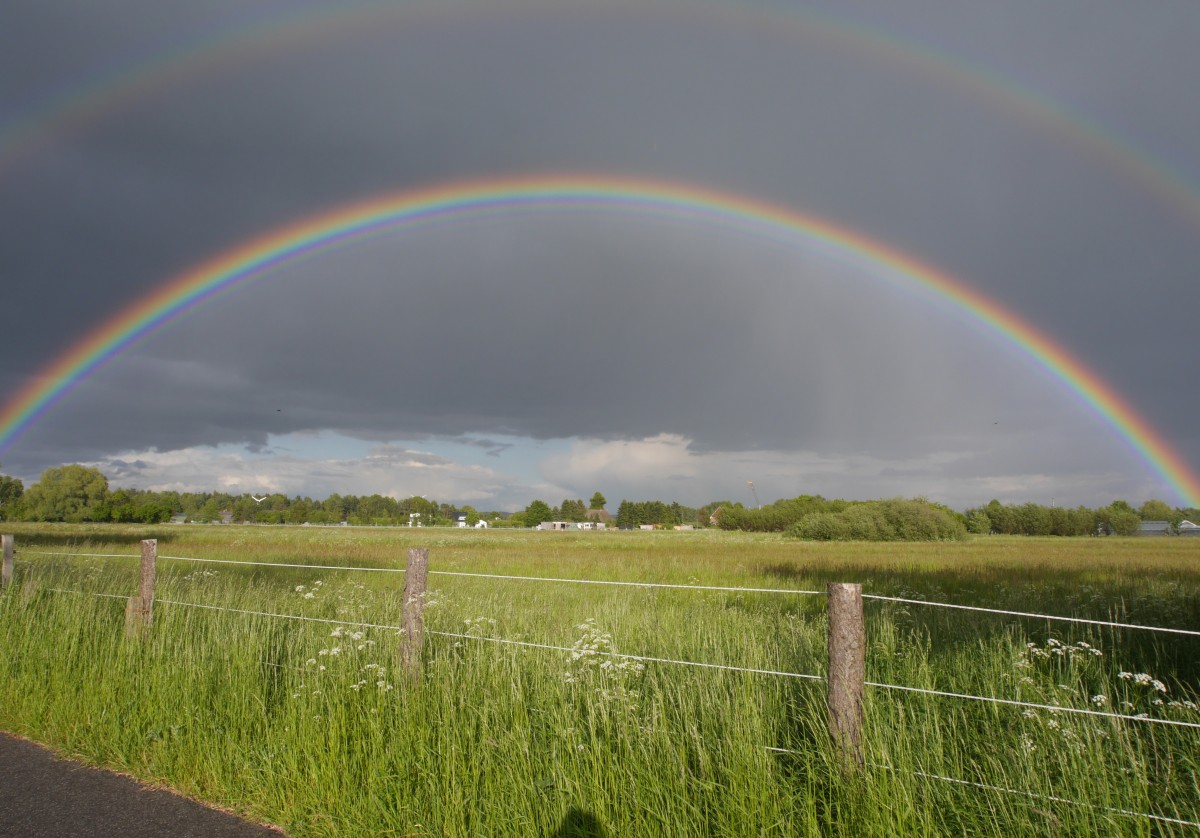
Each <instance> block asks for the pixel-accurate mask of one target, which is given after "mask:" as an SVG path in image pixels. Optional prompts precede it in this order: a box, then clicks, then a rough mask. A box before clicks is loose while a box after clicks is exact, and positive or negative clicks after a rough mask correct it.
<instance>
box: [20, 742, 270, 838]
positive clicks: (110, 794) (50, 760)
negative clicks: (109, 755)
mask: <svg viewBox="0 0 1200 838" xmlns="http://www.w3.org/2000/svg"><path fill="white" fill-rule="evenodd" d="M282 834H283V833H282V832H279V831H278V830H273V829H269V828H267V827H264V826H259V825H257V824H252V823H247V822H246V821H244V820H241V819H240V818H238V817H235V816H234V815H230V814H228V813H226V812H220V811H217V810H216V809H210V808H209V807H207V806H204V805H202V804H200V803H197V802H195V801H194V800H188V799H187V798H186V797H180V796H179V795H177V794H173V793H172V792H169V791H166V790H164V789H156V788H150V787H148V786H144V785H142V784H141V783H139V782H137V781H136V780H133V779H132V778H130V777H126V776H123V775H121V774H114V773H113V772H111V771H102V770H100V769H98V768H91V767H90V766H86V765H81V764H80V763H77V762H71V761H70V760H66V759H62V758H61V757H58V756H56V755H55V754H54V753H53V752H52V751H50V750H48V749H47V748H44V747H42V746H41V745H38V744H36V743H34V742H30V741H28V740H26V739H20V738H18V737H16V736H11V735H9V734H7V733H0V836H2V838H115V836H120V838H164V836H171V838H280V836H281V835H282Z"/></svg>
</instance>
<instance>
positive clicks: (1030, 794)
mask: <svg viewBox="0 0 1200 838" xmlns="http://www.w3.org/2000/svg"><path fill="white" fill-rule="evenodd" d="M764 749H765V750H767V751H772V752H774V753H777V754H797V755H802V754H803V752H802V751H795V750H791V749H788V748H774V747H771V746H769V745H767V746H764ZM867 765H868V766H869V767H871V768H878V769H881V770H884V771H892V772H894V773H896V774H912V775H913V776H915V777H922V778H924V779H927V780H941V781H943V782H947V783H955V784H957V785H962V786H972V787H974V788H978V789H985V790H987V791H999V792H1004V793H1005V794H1016V795H1020V796H1022V797H1028V798H1031V799H1033V800H1045V801H1047V802H1051V803H1067V804H1070V805H1072V806H1082V807H1083V808H1085V809H1093V810H1095V811H1098V812H1111V813H1112V814H1116V815H1128V816H1130V817H1134V818H1147V819H1149V820H1152V821H1159V822H1161V823H1171V824H1177V825H1179V826H1194V827H1200V823H1197V822H1195V821H1185V820H1181V819H1180V818H1171V817H1167V816H1166V815H1155V814H1151V813H1150V812H1138V811H1135V810H1133V809H1116V808H1113V807H1111V806H1098V805H1096V804H1095V803H1084V802H1082V801H1079V800H1071V799H1070V798H1066V797H1058V796H1057V795H1053V794H1038V793H1037V792H1032V791H1024V790H1022V789H1010V788H1006V787H1005V786H993V785H990V784H988V783H977V782H974V781H973V780H962V779H959V778H958V777H944V776H942V775H941V774H930V773H928V772H925V771H904V770H902V769H899V768H895V767H893V766H891V765H879V764H877V763H870V762H869V763H867Z"/></svg>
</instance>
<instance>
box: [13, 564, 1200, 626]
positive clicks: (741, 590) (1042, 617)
mask: <svg viewBox="0 0 1200 838" xmlns="http://www.w3.org/2000/svg"><path fill="white" fill-rule="evenodd" d="M20 552H21V553H28V554H31V555H39V556H83V557H94V558H114V559H136V558H140V556H134V555H126V554H110V553H52V552H43V551H36V550H22V551H20ZM158 558H160V559H171V560H173V561H180V562H205V563H211V564H228V565H247V566H251V567H287V568H296V569H300V570H350V571H356V572H362V573H404V572H405V569H404V568H400V567H353V566H347V565H312V564H284V563H282V562H248V561H240V560H236V559H202V558H195V557H191V556H164V555H159V556H158ZM428 573H429V575H430V576H463V577H473V578H477V579H502V580H509V581H520V582H557V583H560V584H574V585H612V586H616V587H627V588H650V589H653V588H668V589H682V590H692V591H720V592H724V593H743V594H796V595H800V596H825V595H826V592H825V591H806V590H800V589H797V588H742V587H727V586H717V585H685V584H676V583H668V582H620V581H614V580H606V579H568V578H565V577H553V576H512V575H505V574H498V573H469V572H466V571H457V570H430V571H429V572H428ZM862 598H863V599H864V600H866V599H870V600H877V601H882V602H900V603H905V604H908V605H927V606H930V607H933V608H950V609H954V610H957V611H974V612H978V613H983V614H999V615H1002V616H1008V617H1025V618H1030V619H1037V620H1052V621H1056V622H1066V623H1077V624H1082V625H1091V626H1101V627H1103V628H1122V629H1133V630H1137V631H1157V632H1163V633H1166V634H1178V635H1183V636H1188V637H1200V631H1194V630H1191V629H1179V628H1166V627H1163V626H1145V625H1140V624H1135V623H1118V622H1112V621H1109V620H1092V619H1088V618H1086V617H1064V616H1061V615H1058V614H1038V613H1036V612H1032V611H1009V610H1005V609H1001V608H983V607H981V606H977V605H959V604H957V603H952V602H936V601H932V600H925V599H907V598H905V597H893V596H884V595H883V594H863V595H862Z"/></svg>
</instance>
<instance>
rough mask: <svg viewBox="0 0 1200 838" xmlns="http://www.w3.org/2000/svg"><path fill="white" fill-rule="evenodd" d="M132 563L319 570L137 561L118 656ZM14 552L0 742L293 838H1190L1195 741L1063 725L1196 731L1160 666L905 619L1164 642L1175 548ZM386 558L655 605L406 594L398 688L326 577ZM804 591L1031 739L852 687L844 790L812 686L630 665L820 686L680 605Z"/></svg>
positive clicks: (259, 539)
mask: <svg viewBox="0 0 1200 838" xmlns="http://www.w3.org/2000/svg"><path fill="white" fill-rule="evenodd" d="M139 536H148V537H155V536H158V537H160V548H159V552H160V554H162V555H163V556H181V557H192V558H209V559H226V560H231V561H278V562H282V563H285V564H295V565H309V566H317V565H320V566H322V567H321V568H317V567H310V568H303V567H301V568H279V569H276V568H270V567H257V566H237V565H224V564H206V563H197V562H186V561H180V560H178V559H167V558H163V559H160V562H159V577H158V582H159V586H158V594H157V595H158V598H159V602H158V603H157V605H156V607H155V615H154V625H153V628H152V630H151V631H150V632H149V633H148V634H146V635H145V636H144V637H143V638H142V640H141V641H140V642H135V641H131V640H128V639H126V637H125V631H124V614H123V607H124V598H125V597H127V596H128V595H130V594H131V593H133V591H134V589H135V588H136V584H137V582H136V580H137V558H136V557H137V553H138V548H137V541H138V537H139ZM493 536H494V537H493ZM1163 541H1166V539H1164V540H1163ZM17 543H18V563H17V580H16V584H14V586H13V587H12V588H11V589H10V590H9V591H6V592H5V593H4V595H3V597H0V648H3V650H4V654H3V655H0V727H4V728H6V729H9V730H13V731H17V732H20V733H23V734H26V735H29V736H32V737H33V738H35V739H39V740H41V741H45V742H48V743H50V744H53V745H55V746H57V747H59V748H61V749H64V750H66V751H67V752H69V753H73V754H76V755H80V756H82V757H85V758H87V759H88V760H90V761H94V762H97V763H102V764H107V765H112V766H116V767H119V768H121V769H123V770H127V771H129V772H131V773H134V774H136V775H138V776H141V777H144V778H147V779H150V780H154V781H159V782H165V783H168V784H170V785H172V786H175V787H178V788H181V789H183V790H185V791H187V792H188V793H190V794H194V795H197V796H201V797H204V798H207V799H210V800H213V801H215V802H218V803H221V804H222V805H226V806H230V807H232V808H234V809H238V810H240V811H245V812H248V813H251V814H254V815H257V816H259V817H261V818H263V819H265V820H270V821H273V822H277V823H282V824H284V825H285V826H287V828H288V829H289V831H290V832H291V833H292V834H295V835H363V834H389V833H392V834H416V835H421V834H430V835H434V834H437V835H478V834H489V835H530V834H548V835H549V834H554V832H555V831H556V830H558V829H559V828H561V827H562V826H563V824H564V823H567V822H571V820H572V819H575V821H577V822H587V823H596V824H600V825H601V826H602V827H603V829H604V830H605V834H609V835H649V834H671V835H730V836H733V835H796V834H845V835H851V834H853V835H895V834H996V835H1008V834H1021V835H1062V834H1130V835H1137V834H1171V831H1172V830H1173V829H1176V827H1173V826H1170V825H1169V824H1165V823H1161V822H1150V821H1146V820H1144V819H1139V818H1137V817H1130V816H1128V815H1124V814H1121V813H1120V811H1129V812H1157V813H1163V814H1173V815H1174V816H1178V817H1181V818H1183V819H1190V820H1196V813H1195V811H1194V810H1195V809H1196V794H1195V789H1196V787H1197V773H1196V772H1197V761H1198V760H1197V758H1198V756H1200V748H1198V747H1197V741H1196V739H1197V737H1196V733H1197V731H1195V730H1191V729H1186V728H1171V727H1166V726H1162V725H1148V724H1141V723H1137V722H1130V721H1125V720H1118V719H1113V718H1110V717H1107V716H1100V715H1083V714H1072V713H1069V712H1067V709H1069V708H1073V709H1078V710H1089V711H1093V712H1094V713H1101V712H1102V713H1116V714H1121V715H1132V716H1137V715H1141V714H1145V715H1146V716H1147V717H1149V718H1154V719H1164V720H1178V721H1189V722H1200V711H1198V710H1197V704H1198V699H1197V686H1198V683H1200V682H1198V680H1197V679H1198V677H1200V655H1197V651H1198V650H1200V645H1198V644H1196V643H1195V642H1194V639H1189V638H1187V637H1170V636H1163V635H1155V634H1151V633H1147V632H1138V631H1135V630H1128V629H1110V628H1102V627H1096V626H1086V625H1072V624H1062V623H1053V622H1050V621H1046V620H1037V619H1012V618H1007V617H1003V616H1000V615H988V614H976V613H962V612H952V611H947V610H945V609H937V608H932V607H929V606H925V605H922V604H921V602H922V601H932V600H940V601H947V602H955V603H960V604H978V605H983V606H985V607H993V608H1008V609H1014V610H1021V611H1034V612H1039V613H1047V614H1062V615H1066V616H1082V617H1090V618H1095V619H1109V618H1113V617H1120V618H1121V621H1132V620H1134V619H1135V618H1136V619H1137V620H1138V621H1141V622H1145V623H1147V624H1156V625H1174V626H1180V627H1195V626H1197V625H1200V619H1197V618H1198V617H1200V613H1198V611H1200V607H1198V604H1197V603H1198V600H1200V598H1198V597H1197V592H1198V591H1200V586H1198V585H1197V577H1196V570H1195V569H1194V568H1195V567H1196V566H1197V561H1196V560H1197V559H1200V545H1197V544H1193V543H1190V542H1189V543H1188V544H1182V543H1180V542H1174V543H1169V544H1165V545H1163V544H1146V546H1145V547H1144V548H1142V547H1139V545H1141V544H1144V543H1145V542H1140V541H1139V542H1135V541H1133V540H1127V541H1122V540H1101V539H1080V540H1076V541H1074V542H1072V543H1070V544H1066V543H1065V542H1062V541H1057V540H1052V539H1045V540H1036V539H996V540H993V539H978V540H975V541H971V542H967V543H965V544H960V545H953V546H947V545H937V544H935V545H919V546H911V545H890V546H884V547H880V546H879V545H867V544H863V545H804V544H797V543H795V542H785V541H784V540H782V539H779V538H775V537H772V536H763V535H756V536H739V535H737V534H730V533H648V534H642V533H630V534H624V533H603V534H601V533H595V534H578V535H575V534H556V533H511V532H503V533H501V532H497V533H495V534H493V533H486V534H479V533H466V534H459V533H457V532H454V531H428V532H408V531H394V530H354V529H348V530H343V529H334V528H330V529H316V528H299V527H296V528H241V527H218V526H212V527H178V528H172V527H164V528H161V529H159V530H144V529H142V530H139V529H134V528H128V529H120V530H113V531H110V530H108V529H107V528H85V527H75V528H72V527H38V526H28V527H24V528H21V529H18V530H17ZM411 546H429V547H430V548H431V553H430V568H431V570H433V571H438V570H455V571H464V572H472V573H485V574H486V573H490V574H502V575H513V576H538V577H556V578H577V579H611V580H620V581H634V582H661V583H670V584H678V585H681V586H683V587H681V588H636V587H634V588H631V587H605V586H594V585H572V584H569V583H558V582H528V581H519V580H502V579H488V578H479V577H463V576H440V575H437V574H436V573H434V574H431V576H430V580H429V581H430V590H429V593H428V595H427V597H426V606H427V610H426V614H425V626H426V629H427V635H426V637H425V649H424V668H423V675H422V678H421V680H420V681H419V682H417V683H409V682H408V681H407V680H406V679H405V678H403V677H401V676H400V672H401V668H400V656H399V646H400V643H401V642H402V640H403V638H402V636H401V633H400V631H399V626H400V625H401V610H402V602H401V599H402V589H403V575H402V574H398V573H368V572H363V571H357V570H331V569H328V568H329V567H377V568H392V569H395V568H400V567H403V565H404V561H405V556H406V552H407V549H408V547H411ZM22 547H25V548H27V549H28V550H29V551H30V552H28V553H24V554H23V553H22V552H21V549H22ZM35 549H37V550H44V551H46V552H95V553H121V554H123V555H124V554H128V557H129V558H128V559H113V558H91V557H86V556H74V557H66V556H60V557H53V556H40V555H34V554H33V552H32V551H33V550H35ZM1143 549H1144V551H1145V552H1144V554H1143V553H1142V552H1140V551H1141V550H1143ZM830 581H851V582H860V583H862V584H863V586H864V590H866V591H871V592H875V593H882V594H886V595H891V596H900V597H903V598H905V599H911V600H914V602H912V603H898V602H880V601H868V602H867V606H866V619H867V640H868V649H867V655H868V660H867V671H868V679H869V680H871V681H875V682H879V683H884V684H897V685H903V686H910V687H916V688H921V689H930V690H938V691H946V692H957V693H964V694H972V695H980V696H992V697H996V698H1002V699H1006V700H1019V701H1027V702H1030V703H1034V704H1039V705H1047V706H1048V707H1050V708H1053V707H1055V706H1058V707H1061V708H1063V710H1061V711H1058V710H1055V709H1041V708H1039V709H1032V708H1019V707H1010V706H1001V705H989V704H979V703H974V702H967V701H962V700H958V699H951V698H942V697H937V696H925V695H912V694H897V693H893V692H888V691H886V690H880V689H869V690H868V693H867V703H866V711H867V713H866V739H865V746H864V763H865V765H864V769H863V773H862V775H861V776H857V777H855V776H846V774H845V773H844V772H843V771H842V770H841V768H840V763H839V761H838V759H837V758H836V756H835V755H834V754H832V753H831V751H830V749H829V746H828V741H827V740H828V736H827V733H826V721H825V708H824V685H823V684H822V683H821V682H820V681H808V680H799V679H794V678H787V677H780V676H773V675H765V674H759V673H751V672H744V671H735V670H731V669H700V668H695V667H686V666H682V665H678V664H673V663H667V662H661V661H655V660H645V658H658V659H665V660H667V661H693V662H702V663H708V664H719V665H722V666H728V667H738V668H742V669H758V670H767V671H771V672H791V673H799V674H809V675H817V676H820V675H823V674H824V672H825V667H826V662H825V654H826V653H825V631H826V626H825V609H824V602H823V598H821V597H813V596H807V595H799V594H773V593H772V594H768V593H754V592H743V591H709V590H703V589H700V588H701V586H704V585H709V586H718V587H762V588H786V589H796V590H823V588H824V585H825V584H826V583H827V582H830ZM693 588H694V589H693ZM62 591H76V592H78V593H63V592H62ZM95 594H106V595H108V596H103V597H101V596H95ZM199 606H208V607H204V608H202V607H199ZM216 609H221V610H216ZM265 615H291V616H294V617H303V618H308V619H307V620H299V619H284V618H283V617H282V616H265ZM317 621H320V622H317ZM502 641H520V642H522V643H527V644H531V645H527V646H515V645H511V644H508V643H506V642H502ZM545 647H554V648H545ZM621 655H631V656H636V657H620V656H621ZM939 778H941V779H939ZM955 780H957V781H960V782H954V781H955ZM971 784H973V785H971ZM996 789H1003V790H999V791H998V790H996ZM1004 790H1007V791H1004ZM1057 798H1061V799H1067V800H1070V801H1072V802H1071V803H1070V804H1066V803H1056V802H1055V799H1057ZM585 816H586V817H585ZM1178 829H1180V830H1182V829H1183V828H1182V827H1178Z"/></svg>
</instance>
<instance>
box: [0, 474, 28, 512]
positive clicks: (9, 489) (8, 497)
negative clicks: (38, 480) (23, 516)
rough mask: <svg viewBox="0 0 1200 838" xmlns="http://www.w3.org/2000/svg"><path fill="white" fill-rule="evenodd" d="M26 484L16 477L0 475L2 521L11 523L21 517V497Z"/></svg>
mask: <svg viewBox="0 0 1200 838" xmlns="http://www.w3.org/2000/svg"><path fill="white" fill-rule="evenodd" d="M24 494H25V484H24V483H22V482H21V481H20V480H18V479H17V478H15V477H9V476H8V475H7V474H0V521H11V520H13V519H15V518H18V517H20V513H21V496H22V495H24Z"/></svg>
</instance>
